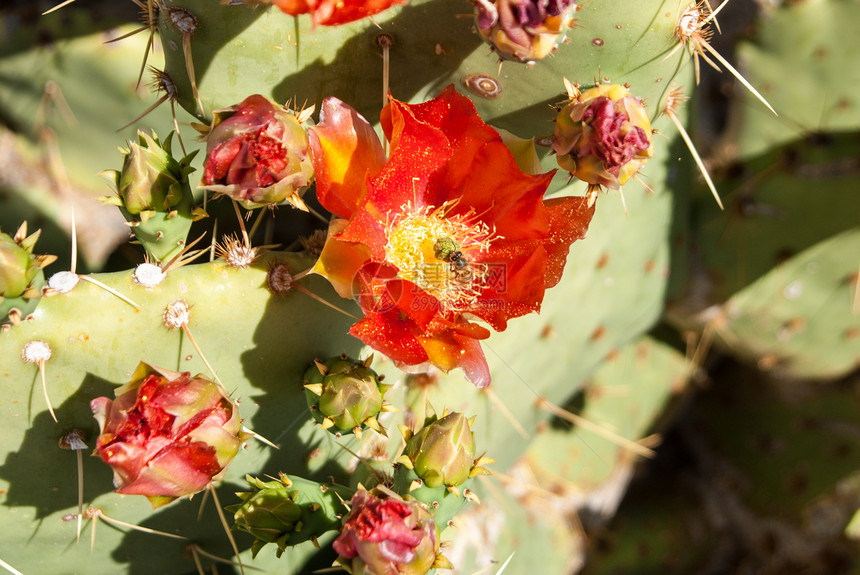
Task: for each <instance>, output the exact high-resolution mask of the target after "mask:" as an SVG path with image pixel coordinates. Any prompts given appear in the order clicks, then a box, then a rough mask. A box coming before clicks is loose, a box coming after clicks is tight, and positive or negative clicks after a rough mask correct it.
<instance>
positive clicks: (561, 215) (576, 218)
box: [544, 197, 596, 288]
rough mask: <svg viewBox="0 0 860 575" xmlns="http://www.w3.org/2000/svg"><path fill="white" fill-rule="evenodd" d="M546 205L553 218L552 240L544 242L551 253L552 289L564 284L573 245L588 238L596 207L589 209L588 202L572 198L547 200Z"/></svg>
mask: <svg viewBox="0 0 860 575" xmlns="http://www.w3.org/2000/svg"><path fill="white" fill-rule="evenodd" d="M544 205H546V207H547V209H548V210H549V217H550V224H549V228H550V237H549V240H547V241H545V242H544V247H545V249H546V251H547V262H546V274H545V277H546V280H545V281H546V287H547V288H551V287H553V286H555V285H556V284H558V282H559V281H561V275H562V273H563V272H564V264H565V263H566V262H567V254H568V252H569V251H570V244H572V243H573V242H575V241H576V240H581V239H584V238H585V235H586V233H587V232H588V225H589V224H590V223H591V218H592V217H594V207H595V205H596V203H595V204H592V205H591V207H588V199H587V198H582V197H569V198H553V199H550V200H546V201H545V202H544Z"/></svg>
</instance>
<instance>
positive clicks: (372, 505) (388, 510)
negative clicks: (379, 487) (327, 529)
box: [333, 489, 445, 575]
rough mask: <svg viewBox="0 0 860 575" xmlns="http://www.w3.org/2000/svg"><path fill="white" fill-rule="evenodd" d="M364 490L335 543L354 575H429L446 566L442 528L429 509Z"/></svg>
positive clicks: (356, 497) (358, 493)
mask: <svg viewBox="0 0 860 575" xmlns="http://www.w3.org/2000/svg"><path fill="white" fill-rule="evenodd" d="M378 493H379V495H383V497H382V498H381V497H379V496H378V495H377V494H375V493H373V492H369V491H366V490H365V489H359V490H358V491H356V492H355V495H353V497H352V500H351V501H350V506H351V510H350V513H349V515H348V516H347V517H346V518H345V519H344V523H343V527H342V528H341V532H340V535H339V536H338V538H337V539H335V540H334V543H333V547H334V550H335V551H337V553H338V554H339V555H340V557H339V558H338V562H339V563H340V564H341V565H343V566H344V567H345V568H346V569H347V571H349V572H350V573H352V574H353V575H381V574H387V573H398V574H401V575H424V574H425V573H427V572H428V571H429V570H430V569H431V568H433V567H434V565H437V566H438V563H441V562H442V561H445V560H444V558H442V557H441V556H439V559H437V554H438V552H439V545H440V541H439V528H438V527H437V526H436V523H435V522H434V521H433V518H432V516H431V515H430V512H429V511H428V510H427V508H426V507H425V506H424V505H422V504H421V503H419V502H417V501H406V500H404V499H401V498H400V497H398V496H397V495H396V494H394V493H393V492H390V494H388V496H387V497H385V495H386V494H384V493H382V492H378Z"/></svg>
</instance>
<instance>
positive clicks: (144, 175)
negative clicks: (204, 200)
mask: <svg viewBox="0 0 860 575" xmlns="http://www.w3.org/2000/svg"><path fill="white" fill-rule="evenodd" d="M172 139H173V133H172V132H171V134H170V135H169V136H168V137H167V139H165V140H164V142H162V141H160V140H159V139H158V135H157V134H156V133H155V132H153V133H152V135H149V134H146V133H144V132H141V131H138V133H137V143H135V142H129V143H128V148H120V152H122V154H123V162H122V169H121V170H119V171H117V170H105V171H103V172H102V176H104V177H105V178H107V179H108V180H110V181H111V182H113V184H114V186H115V188H116V196H113V197H110V196H107V197H103V198H101V200H102V202H104V203H106V204H113V205H115V206H117V207H119V209H120V211H121V212H122V215H123V216H124V217H125V219H126V220H127V221H128V222H129V223H130V224H131V227H132V230H133V231H134V235H135V236H136V237H137V239H138V240H140V242H141V243H142V244H143V246H144V247H145V248H146V250H147V252H149V253H150V254H152V255H153V256H154V257H155V258H156V259H157V260H159V261H164V260H167V259H170V258H171V257H173V256H174V255H176V254H177V253H178V252H179V251H181V249H182V247H183V246H184V245H185V240H186V239H187V237H188V231H189V230H190V229H191V223H192V222H193V221H194V218H195V217H196V216H197V214H195V213H194V209H193V208H194V194H193V192H192V191H191V184H190V182H189V181H188V176H189V174H191V173H192V172H193V171H194V168H192V167H191V161H192V160H193V159H194V156H196V155H197V151H196V150H195V151H194V152H192V153H191V154H188V155H187V156H185V157H184V158H182V159H181V160H177V159H176V158H174V157H173V152H172V150H171V140H172Z"/></svg>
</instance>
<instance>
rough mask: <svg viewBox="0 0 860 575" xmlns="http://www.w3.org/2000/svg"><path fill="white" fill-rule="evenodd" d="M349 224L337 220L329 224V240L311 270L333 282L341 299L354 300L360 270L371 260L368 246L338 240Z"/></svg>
mask: <svg viewBox="0 0 860 575" xmlns="http://www.w3.org/2000/svg"><path fill="white" fill-rule="evenodd" d="M346 224H347V220H342V219H335V220H332V222H331V224H329V234H328V240H326V243H325V246H324V247H323V251H322V253H321V254H320V257H319V259H318V260H317V263H316V264H315V265H314V267H313V268H312V269H311V272H312V273H315V274H319V275H321V276H323V277H324V278H326V279H327V280H328V281H329V282H331V285H332V287H334V289H335V291H336V292H337V293H338V295H339V296H340V297H343V298H352V297H354V296H355V295H356V294H355V293H354V290H353V283H354V281H355V276H356V273H357V272H358V269H359V268H360V267H361V266H362V265H363V264H364V263H365V262H366V261H367V260H368V259H369V258H370V250H369V249H368V248H367V246H365V245H362V244H356V243H351V242H344V241H340V240H338V239H337V238H336V237H335V236H336V235H337V233H338V232H339V231H340V230H341V229H343V227H345V226H346Z"/></svg>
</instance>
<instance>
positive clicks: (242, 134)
mask: <svg viewBox="0 0 860 575" xmlns="http://www.w3.org/2000/svg"><path fill="white" fill-rule="evenodd" d="M306 115H309V114H307V113H304V114H300V116H306ZM313 173H314V172H313V165H312V164H311V158H310V154H309V152H308V137H307V134H305V130H304V128H302V123H301V121H300V119H299V116H297V115H296V114H292V113H290V112H288V111H287V110H285V109H284V108H283V107H281V106H276V105H275V104H273V103H272V102H270V101H269V100H268V99H266V98H264V97H263V96H261V95H259V94H255V95H253V96H248V97H247V98H245V100H244V101H243V102H242V103H241V104H239V105H238V106H232V107H230V108H227V109H224V110H216V111H215V119H214V120H213V122H212V127H211V129H210V132H209V135H208V136H207V137H206V163H205V164H204V167H203V185H204V187H205V188H206V189H208V190H212V191H214V192H217V193H219V194H222V195H225V196H229V197H230V198H232V199H234V200H236V201H238V202H241V203H242V205H243V206H245V207H246V208H248V209H253V208H258V207H261V206H266V205H272V204H278V203H281V202H284V201H289V202H290V203H291V204H293V205H294V206H295V207H298V208H303V207H304V202H302V200H301V194H302V193H304V191H305V189H306V188H307V186H308V185H309V184H310V182H311V180H312V179H313Z"/></svg>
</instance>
